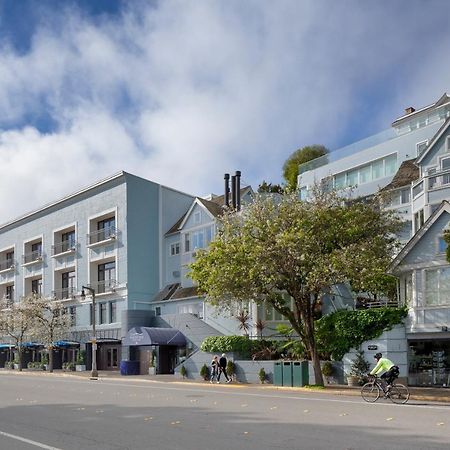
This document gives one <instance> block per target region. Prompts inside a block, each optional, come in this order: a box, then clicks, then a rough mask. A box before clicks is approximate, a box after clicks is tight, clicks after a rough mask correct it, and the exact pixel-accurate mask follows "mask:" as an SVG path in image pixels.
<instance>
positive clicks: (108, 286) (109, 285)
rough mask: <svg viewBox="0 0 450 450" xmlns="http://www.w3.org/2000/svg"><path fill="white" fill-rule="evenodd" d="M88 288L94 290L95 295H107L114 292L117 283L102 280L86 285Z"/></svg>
mask: <svg viewBox="0 0 450 450" xmlns="http://www.w3.org/2000/svg"><path fill="white" fill-rule="evenodd" d="M87 286H88V287H90V288H92V289H94V291H95V294H107V293H110V292H115V290H116V286H117V281H116V280H104V281H97V282H95V283H91V284H88V285H87Z"/></svg>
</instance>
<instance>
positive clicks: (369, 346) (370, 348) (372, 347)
mask: <svg viewBox="0 0 450 450" xmlns="http://www.w3.org/2000/svg"><path fill="white" fill-rule="evenodd" d="M367 350H378V345H368V346H367Z"/></svg>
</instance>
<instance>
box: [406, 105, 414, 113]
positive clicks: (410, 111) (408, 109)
mask: <svg viewBox="0 0 450 450" xmlns="http://www.w3.org/2000/svg"><path fill="white" fill-rule="evenodd" d="M415 110H416V109H415V108H413V107H412V106H408V108H405V114H412V113H413V112H414V111H415Z"/></svg>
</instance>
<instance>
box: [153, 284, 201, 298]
mask: <svg viewBox="0 0 450 450" xmlns="http://www.w3.org/2000/svg"><path fill="white" fill-rule="evenodd" d="M174 286H175V288H173V287H174ZM198 295H199V293H198V288H197V287H196V286H192V287H185V288H183V287H180V283H176V284H168V285H167V286H165V287H164V288H163V289H162V290H161V291H159V292H158V293H157V294H156V296H155V297H154V298H153V300H152V302H154V303H159V302H165V301H168V300H181V299H183V298H191V297H198Z"/></svg>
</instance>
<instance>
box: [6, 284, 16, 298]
mask: <svg viewBox="0 0 450 450" xmlns="http://www.w3.org/2000/svg"><path fill="white" fill-rule="evenodd" d="M5 297H6V300H8V302H13V301H14V285H13V284H10V285H9V286H6V292H5Z"/></svg>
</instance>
